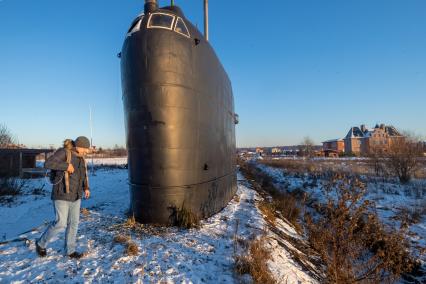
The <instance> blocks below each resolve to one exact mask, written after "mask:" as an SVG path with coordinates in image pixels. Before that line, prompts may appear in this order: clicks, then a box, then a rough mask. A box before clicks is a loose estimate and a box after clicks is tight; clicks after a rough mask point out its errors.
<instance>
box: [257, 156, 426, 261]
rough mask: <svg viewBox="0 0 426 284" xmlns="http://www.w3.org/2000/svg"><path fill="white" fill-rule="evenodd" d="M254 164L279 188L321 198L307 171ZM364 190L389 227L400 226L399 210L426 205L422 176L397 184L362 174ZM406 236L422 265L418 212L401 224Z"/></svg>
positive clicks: (425, 253)
mask: <svg viewBox="0 0 426 284" xmlns="http://www.w3.org/2000/svg"><path fill="white" fill-rule="evenodd" d="M257 168H258V169H260V170H262V171H263V172H264V173H267V174H268V175H269V176H270V177H271V178H272V180H273V182H274V183H275V184H276V185H277V186H278V187H280V188H283V189H287V190H290V191H291V190H294V189H303V190H305V191H306V192H308V193H309V194H312V195H311V196H312V197H313V198H316V199H318V200H323V199H324V197H325V196H324V191H323V190H322V187H323V185H324V182H325V183H326V182H327V181H322V180H321V179H319V180H318V181H316V182H314V183H313V181H312V179H310V178H309V175H308V174H305V175H304V176H303V175H302V176H300V175H292V174H288V173H286V172H285V170H283V169H279V168H273V167H270V166H266V165H263V164H260V163H259V164H257ZM365 182H366V185H367V191H366V195H365V197H364V198H366V199H368V200H370V201H374V204H375V207H376V210H377V213H378V215H379V217H380V219H381V220H382V221H383V222H384V223H386V224H388V225H389V226H391V227H394V228H397V229H399V228H400V226H401V220H400V217H401V212H404V211H406V212H409V213H412V212H414V211H415V210H418V212H421V211H423V214H424V210H425V207H426V180H414V181H412V182H411V183H410V184H407V185H401V184H400V183H398V182H391V181H383V180H381V179H372V178H366V180H365ZM405 229H406V230H407V231H406V236H407V238H408V240H409V241H410V242H411V251H412V253H413V255H415V256H416V257H417V258H419V259H420V260H421V261H422V263H423V266H425V265H426V218H425V216H424V215H423V216H421V218H420V220H419V221H418V222H416V223H411V224H408V226H407V227H406V228H405Z"/></svg>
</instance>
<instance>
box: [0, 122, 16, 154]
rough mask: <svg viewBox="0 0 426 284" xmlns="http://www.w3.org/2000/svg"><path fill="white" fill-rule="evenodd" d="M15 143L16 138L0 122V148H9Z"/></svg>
mask: <svg viewBox="0 0 426 284" xmlns="http://www.w3.org/2000/svg"><path fill="white" fill-rule="evenodd" d="M15 144H17V142H16V138H15V137H14V136H13V135H12V133H11V132H10V130H9V129H8V128H7V126H6V125H5V124H0V148H9V147H11V146H13V145H15Z"/></svg>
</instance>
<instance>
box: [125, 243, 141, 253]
mask: <svg viewBox="0 0 426 284" xmlns="http://www.w3.org/2000/svg"><path fill="white" fill-rule="evenodd" d="M138 253H139V248H138V246H137V244H136V243H135V242H133V241H128V242H127V243H126V254H127V255H137V254H138Z"/></svg>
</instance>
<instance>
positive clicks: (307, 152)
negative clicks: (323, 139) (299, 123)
mask: <svg viewBox="0 0 426 284" xmlns="http://www.w3.org/2000/svg"><path fill="white" fill-rule="evenodd" d="M314 146H315V143H314V141H313V140H312V139H311V138H310V137H308V136H307V137H305V138H303V141H302V143H301V145H300V146H299V155H300V156H302V157H309V158H311V157H313V156H314V152H315V151H314Z"/></svg>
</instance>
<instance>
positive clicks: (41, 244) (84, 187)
mask: <svg viewBox="0 0 426 284" xmlns="http://www.w3.org/2000/svg"><path fill="white" fill-rule="evenodd" d="M89 149H90V142H89V139H87V138H86V137H84V136H80V137H78V138H77V139H76V140H75V141H72V140H70V139H68V140H65V141H64V147H63V148H61V149H59V150H58V151H56V152H55V153H54V154H53V156H51V157H50V158H49V159H47V160H46V162H45V164H44V167H45V168H47V169H50V170H51V181H52V184H53V187H52V195H51V198H52V201H53V208H54V210H55V221H53V222H52V223H51V224H50V225H49V226H48V227H47V229H46V231H45V232H44V233H43V234H42V235H41V237H40V239H38V240H37V241H36V251H37V253H38V255H39V256H46V245H47V244H48V242H49V241H50V240H51V239H52V238H53V237H54V236H56V235H57V234H58V233H59V232H60V231H62V230H63V229H66V232H65V250H66V253H67V255H68V256H69V257H71V258H77V259H78V258H81V257H82V256H83V253H80V252H77V251H76V250H75V248H76V238H77V230H78V223H79V219H80V205H81V198H82V196H83V195H84V197H85V198H86V199H87V198H89V197H90V190H89V182H88V176H87V168H86V163H85V160H84V156H85V155H86V154H87V153H88V152H89Z"/></svg>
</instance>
